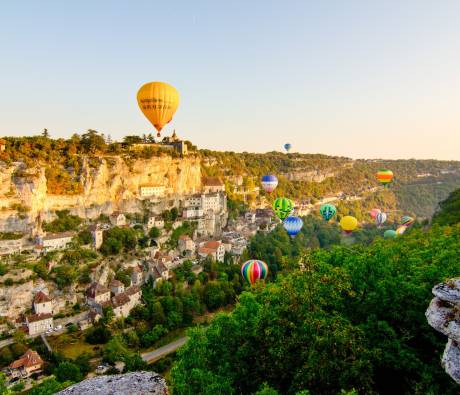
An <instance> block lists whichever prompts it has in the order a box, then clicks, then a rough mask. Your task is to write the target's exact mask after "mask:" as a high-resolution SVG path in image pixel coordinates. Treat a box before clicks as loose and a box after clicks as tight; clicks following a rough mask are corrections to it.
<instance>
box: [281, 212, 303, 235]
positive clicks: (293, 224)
mask: <svg viewBox="0 0 460 395" xmlns="http://www.w3.org/2000/svg"><path fill="white" fill-rule="evenodd" d="M283 226H284V229H286V232H287V233H288V235H289V236H292V237H294V236H296V235H297V234H298V233H299V232H300V230H301V229H302V226H303V221H302V220H301V219H300V218H299V217H294V216H292V217H287V218H286V219H285V220H284V222H283Z"/></svg>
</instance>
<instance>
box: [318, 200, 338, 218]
mask: <svg viewBox="0 0 460 395" xmlns="http://www.w3.org/2000/svg"><path fill="white" fill-rule="evenodd" d="M319 213H320V214H321V216H322V217H323V218H324V219H325V220H326V221H329V220H330V219H331V218H332V217H333V216H334V215H335V214H336V213H337V209H336V208H335V206H334V205H333V204H323V205H322V206H321V207H320V208H319Z"/></svg>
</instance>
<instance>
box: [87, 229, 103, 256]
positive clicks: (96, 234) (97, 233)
mask: <svg viewBox="0 0 460 395" xmlns="http://www.w3.org/2000/svg"><path fill="white" fill-rule="evenodd" d="M89 231H90V232H91V236H92V237H93V240H92V242H91V245H92V247H93V248H94V249H95V250H98V249H99V248H101V245H102V242H103V241H104V232H103V230H102V229H101V228H100V226H99V224H96V225H91V226H90V227H89Z"/></svg>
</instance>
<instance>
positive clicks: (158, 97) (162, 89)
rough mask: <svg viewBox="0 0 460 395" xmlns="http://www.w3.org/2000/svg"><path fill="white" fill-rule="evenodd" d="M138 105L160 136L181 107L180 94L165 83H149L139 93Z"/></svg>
mask: <svg viewBox="0 0 460 395" xmlns="http://www.w3.org/2000/svg"><path fill="white" fill-rule="evenodd" d="M137 103H138V105H139V108H140V109H141V111H142V112H143V113H144V115H145V117H146V118H147V119H148V120H149V121H150V122H151V123H152V125H153V126H154V127H155V129H156V130H157V131H158V136H160V131H161V129H163V127H164V126H165V125H166V124H167V123H169V122H170V121H171V119H172V117H173V116H174V113H175V112H176V110H177V107H178V106H179V92H177V90H176V88H174V87H173V86H172V85H169V84H167V83H165V82H159V81H156V82H148V83H146V84H144V85H142V86H141V88H140V89H139V91H138V92H137Z"/></svg>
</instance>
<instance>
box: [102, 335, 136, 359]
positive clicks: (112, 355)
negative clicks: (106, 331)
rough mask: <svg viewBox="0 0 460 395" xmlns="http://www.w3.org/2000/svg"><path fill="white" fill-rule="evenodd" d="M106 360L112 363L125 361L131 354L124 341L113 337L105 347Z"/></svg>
mask: <svg viewBox="0 0 460 395" xmlns="http://www.w3.org/2000/svg"><path fill="white" fill-rule="evenodd" d="M103 355H104V360H105V361H107V362H110V363H115V362H117V361H124V360H125V357H129V356H130V355H131V353H130V352H129V351H128V349H127V348H126V345H125V344H124V342H123V340H122V339H121V338H120V337H119V336H115V337H113V338H112V339H111V340H110V341H109V342H108V343H107V344H106V345H105V347H104V350H103Z"/></svg>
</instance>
